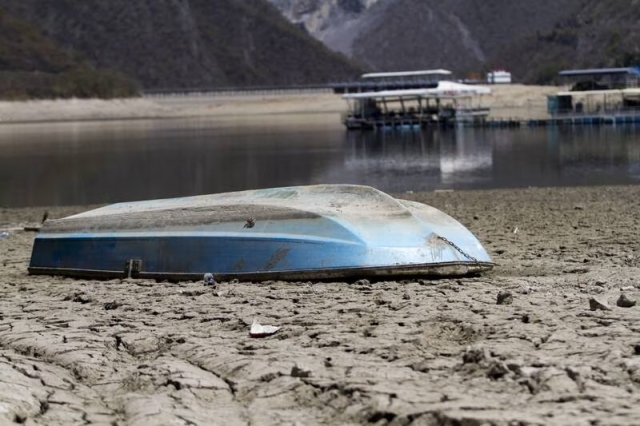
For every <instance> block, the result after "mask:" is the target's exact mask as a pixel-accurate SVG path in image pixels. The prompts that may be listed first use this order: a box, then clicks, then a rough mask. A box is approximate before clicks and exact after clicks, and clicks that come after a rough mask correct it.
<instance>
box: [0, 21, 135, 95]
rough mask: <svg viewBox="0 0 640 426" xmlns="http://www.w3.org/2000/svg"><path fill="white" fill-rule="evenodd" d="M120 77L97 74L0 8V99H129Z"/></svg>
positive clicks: (131, 91)
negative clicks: (118, 97)
mask: <svg viewBox="0 0 640 426" xmlns="http://www.w3.org/2000/svg"><path fill="white" fill-rule="evenodd" d="M135 93H137V89H136V87H135V85H133V84H132V82H131V81H129V80H128V79H126V78H125V77H124V76H121V75H118V74H115V73H111V72H105V71H98V70H96V69H94V68H93V67H91V66H90V65H89V64H87V63H86V62H85V61H83V60H82V58H78V57H76V56H74V55H72V54H70V53H69V52H67V51H65V50H63V49H61V48H60V47H59V46H57V45H56V44H55V43H53V42H52V41H51V40H49V39H47V38H46V37H44V36H43V35H42V34H40V32H39V31H38V29H37V28H36V27H35V26H34V25H32V24H29V23H28V22H25V21H22V20H20V19H17V18H15V17H14V16H11V15H9V14H8V13H6V12H5V11H3V10H1V9H0V98H4V99H26V98H50V97H63V98H64V97H81V98H82V97H101V98H110V97H116V96H130V95H133V94H135Z"/></svg>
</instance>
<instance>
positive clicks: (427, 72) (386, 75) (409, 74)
mask: <svg viewBox="0 0 640 426" xmlns="http://www.w3.org/2000/svg"><path fill="white" fill-rule="evenodd" d="M427 75H451V71H448V70H443V69H438V70H422V71H398V72H374V73H368V74H363V75H362V76H360V77H361V78H396V77H397V78H399V77H420V76H427Z"/></svg>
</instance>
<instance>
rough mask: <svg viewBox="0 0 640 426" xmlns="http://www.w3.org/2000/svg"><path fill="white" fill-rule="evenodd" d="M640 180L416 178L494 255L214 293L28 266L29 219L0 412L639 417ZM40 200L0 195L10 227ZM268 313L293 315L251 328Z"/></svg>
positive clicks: (135, 420)
mask: <svg viewBox="0 0 640 426" xmlns="http://www.w3.org/2000/svg"><path fill="white" fill-rule="evenodd" d="M637 195H638V188H637V187H601V188H573V189H572V188H567V189H527V190H502V191H475V192H451V193H423V194H411V195H408V194H406V197H410V198H411V199H414V200H419V201H423V202H426V203H428V204H431V205H433V206H435V207H438V208H440V209H442V210H444V211H446V212H447V213H449V214H451V215H453V216H454V217H456V218H458V219H459V220H461V221H462V222H463V223H464V224H466V225H467V226H468V227H469V228H470V229H471V230H472V231H473V232H474V233H476V235H477V236H478V237H479V238H480V240H481V241H482V242H483V243H484V244H485V245H486V247H487V248H488V250H489V251H490V254H491V255H492V256H493V257H494V259H495V261H496V262H497V263H498V267H497V268H496V270H495V271H494V272H492V273H490V274H487V275H485V276H481V277H475V278H464V279H457V280H440V281H422V280H410V281H404V282H379V283H366V282H360V283H356V284H349V283H313V282H309V283H283V282H275V281H274V282H264V283H236V284H232V283H222V284H220V286H219V288H218V289H217V291H215V292H214V291H213V290H211V289H207V288H205V287H203V286H202V284H201V283H182V284H175V285H174V284H168V283H155V282H149V281H127V280H113V281H109V282H94V281H86V280H78V281H76V280H70V279H59V278H48V277H30V276H28V275H26V273H25V269H26V266H27V260H28V258H29V255H30V249H31V244H32V240H33V235H32V234H28V233H23V232H14V233H12V234H11V235H10V236H9V237H8V238H1V239H0V377H1V378H2V379H1V381H2V385H1V386H0V423H2V419H6V421H14V420H19V421H21V422H22V421H27V423H28V424H33V425H36V424H42V425H62V424H71V423H82V422H95V423H99V424H238V425H241V424H260V425H271V424H273V425H275V424H318V423H324V424H365V423H374V424H379V425H383V424H393V425H405V424H416V425H418V424H420V425H454V424H465V425H512V424H518V425H567V424H571V425H585V426H586V425H593V424H598V425H614V424H616V425H624V424H627V425H633V424H637V421H638V419H639V418H640V393H639V391H640V356H639V355H638V353H639V352H640V347H637V346H636V345H639V344H640V334H639V332H640V328H639V326H638V323H639V320H640V307H633V308H621V307H617V306H615V301H616V300H617V299H618V297H619V296H620V294H621V293H625V294H626V295H627V296H629V297H631V298H638V297H640V282H639V281H638V275H639V273H640V238H638V237H639V233H640V213H639V212H640V198H639V197H638V196H637ZM80 210H84V209H83V208H64V209H62V208H56V209H51V215H52V216H53V217H60V216H63V215H67V214H69V213H71V212H73V211H80ZM41 215H42V209H13V210H11V209H10V210H6V209H5V210H1V209H0V227H9V226H18V225H21V224H24V223H31V222H37V221H38V220H39V219H40V217H41ZM516 229H517V232H514V230H516ZM500 292H510V293H511V295H512V298H513V302H512V303H511V304H502V305H497V304H496V299H497V295H498V293H500ZM592 297H596V298H599V299H601V300H603V301H608V302H609V303H610V304H611V306H612V307H611V310H610V311H600V310H599V311H592V310H590V309H589V299H590V298H592ZM253 318H257V319H259V320H261V321H262V322H263V323H265V324H274V325H280V326H283V327H284V328H283V330H282V331H281V332H280V333H278V334H276V335H275V336H273V337H272V338H269V339H265V340H252V339H250V338H249V337H248V335H247V331H248V325H249V324H250V322H251V321H252V320H253ZM634 347H635V349H634Z"/></svg>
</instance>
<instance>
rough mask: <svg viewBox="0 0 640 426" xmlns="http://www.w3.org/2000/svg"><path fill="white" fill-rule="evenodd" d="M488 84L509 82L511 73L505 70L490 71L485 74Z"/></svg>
mask: <svg viewBox="0 0 640 426" xmlns="http://www.w3.org/2000/svg"><path fill="white" fill-rule="evenodd" d="M487 83H489V84H511V73H510V72H507V71H501V70H498V71H491V72H490V73H488V74H487Z"/></svg>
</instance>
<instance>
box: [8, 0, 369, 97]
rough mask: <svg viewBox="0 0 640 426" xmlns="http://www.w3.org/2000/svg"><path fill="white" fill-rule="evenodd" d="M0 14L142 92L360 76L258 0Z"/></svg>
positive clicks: (28, 6)
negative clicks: (123, 77)
mask: <svg viewBox="0 0 640 426" xmlns="http://www.w3.org/2000/svg"><path fill="white" fill-rule="evenodd" d="M0 9H3V10H5V11H6V12H7V13H9V14H10V15H11V16H12V17H16V18H17V19H20V20H22V21H24V22H27V23H28V24H30V25H33V26H34V27H36V28H37V29H38V31H39V33H40V34H41V35H42V36H43V38H46V39H48V40H50V41H51V43H52V45H55V46H56V48H60V49H61V50H62V51H66V52H73V55H74V56H78V57H82V58H83V59H84V60H85V61H86V62H87V63H88V64H90V65H92V66H94V67H96V68H100V69H111V70H117V71H119V72H122V73H124V74H126V75H128V76H130V77H131V78H133V79H135V80H136V81H137V82H138V83H139V84H140V85H141V86H143V87H144V88H154V89H156V88H178V87H198V86H208V87H210V86H252V85H281V84H309V83H320V82H327V81H332V80H339V79H344V78H350V77H352V76H354V75H357V74H358V73H359V72H360V71H361V69H360V68H358V67H356V66H354V65H353V64H352V63H351V62H350V61H348V60H347V59H346V58H345V57H344V56H342V55H340V54H337V53H335V52H333V51H331V50H329V49H327V48H326V47H325V46H324V45H323V44H322V43H320V42H318V41H317V40H315V39H314V38H313V37H311V36H309V35H308V34H306V33H305V32H304V31H301V30H300V29H298V28H296V27H295V26H294V25H292V24H290V23H289V22H288V21H287V20H286V19H285V18H283V17H282V16H281V14H280V13H279V12H278V11H277V9H275V8H274V7H273V6H272V5H270V4H269V3H268V2H267V1H266V0H109V1H102V0H83V1H74V0H56V1H45V2H43V1H41V0H0Z"/></svg>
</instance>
